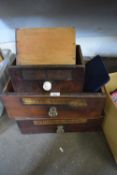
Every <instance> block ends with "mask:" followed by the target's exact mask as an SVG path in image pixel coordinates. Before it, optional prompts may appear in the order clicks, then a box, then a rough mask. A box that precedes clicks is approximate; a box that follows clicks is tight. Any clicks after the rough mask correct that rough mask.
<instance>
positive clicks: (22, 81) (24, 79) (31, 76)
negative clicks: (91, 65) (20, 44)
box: [9, 65, 85, 94]
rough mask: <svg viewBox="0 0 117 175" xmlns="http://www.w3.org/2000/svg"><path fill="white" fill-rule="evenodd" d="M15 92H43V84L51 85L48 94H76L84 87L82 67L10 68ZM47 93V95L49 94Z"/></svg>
mask: <svg viewBox="0 0 117 175" xmlns="http://www.w3.org/2000/svg"><path fill="white" fill-rule="evenodd" d="M9 73H10V76H11V81H12V84H13V87H14V90H15V92H35V93H36V92H38V94H45V93H46V94H47V93H48V92H46V91H44V89H43V83H44V82H45V81H49V82H51V84H52V88H51V90H50V92H60V93H73V92H74V93H75V92H76V93H78V92H82V90H83V86H84V74H85V69H84V66H80V65H77V66H11V67H10V68H9ZM50 92H49V93H50Z"/></svg>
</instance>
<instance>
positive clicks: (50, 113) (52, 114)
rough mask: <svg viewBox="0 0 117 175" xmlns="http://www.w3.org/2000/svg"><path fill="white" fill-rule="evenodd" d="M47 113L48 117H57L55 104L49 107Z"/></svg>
mask: <svg viewBox="0 0 117 175" xmlns="http://www.w3.org/2000/svg"><path fill="white" fill-rule="evenodd" d="M48 115H49V116H50V117H57V116H58V112H57V109H56V107H55V106H52V107H50V109H49V112H48Z"/></svg>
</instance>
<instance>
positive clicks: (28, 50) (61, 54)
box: [16, 27, 76, 65]
mask: <svg viewBox="0 0 117 175" xmlns="http://www.w3.org/2000/svg"><path fill="white" fill-rule="evenodd" d="M16 45H17V64H18V65H40V64H75V62H76V60H75V57H76V55H75V52H76V44H75V29H74V28H60V27H58V28H34V29H28V28H27V29H17V31H16Z"/></svg>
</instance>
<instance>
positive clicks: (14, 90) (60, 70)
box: [1, 46, 105, 133]
mask: <svg viewBox="0 0 117 175" xmlns="http://www.w3.org/2000/svg"><path fill="white" fill-rule="evenodd" d="M9 74H10V77H11V79H10V80H9V81H8V83H7V84H6V86H5V88H4V91H3V93H2V95H1V98H2V100H3V103H4V105H5V107H6V110H7V113H8V116H9V117H10V118H12V119H15V120H16V122H17V124H18V126H19V127H20V129H21V132H22V133H45V132H46V133H49V132H58V133H61V132H77V131H95V130H98V129H100V126H101V123H102V120H103V116H102V113H103V108H104V104H105V95H104V94H103V93H102V92H99V93H86V92H85V93H84V92H83V86H84V77H85V76H84V75H85V65H83V60H82V54H81V50H80V46H77V47H76V64H74V65H71V64H70V65H40V66H39V65H38V66H32V65H28V66H26V65H25V66H24V65H17V66H10V67H9Z"/></svg>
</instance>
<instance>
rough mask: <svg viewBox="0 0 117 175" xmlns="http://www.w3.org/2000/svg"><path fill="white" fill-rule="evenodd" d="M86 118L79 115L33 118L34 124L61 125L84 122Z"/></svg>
mask: <svg viewBox="0 0 117 175" xmlns="http://www.w3.org/2000/svg"><path fill="white" fill-rule="evenodd" d="M87 120H88V119H87V118H83V117H79V118H78V119H62V120H61V119H40V120H34V121H33V124H34V125H63V124H81V123H86V122H87Z"/></svg>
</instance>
